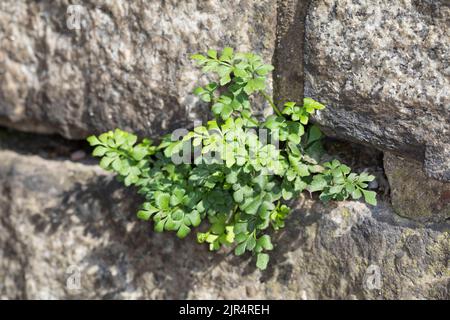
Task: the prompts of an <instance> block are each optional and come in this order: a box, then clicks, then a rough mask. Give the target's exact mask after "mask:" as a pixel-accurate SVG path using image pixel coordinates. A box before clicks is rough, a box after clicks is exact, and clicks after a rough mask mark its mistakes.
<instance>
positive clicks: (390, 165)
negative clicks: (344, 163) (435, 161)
mask: <svg viewBox="0 0 450 320" xmlns="http://www.w3.org/2000/svg"><path fill="white" fill-rule="evenodd" d="M384 169H385V172H386V175H387V177H388V180H389V185H390V187H391V200H392V205H393V206H394V209H395V211H396V212H397V213H398V214H399V215H401V216H404V217H408V218H411V219H414V220H417V221H421V222H425V221H435V222H444V221H445V220H446V219H448V218H450V183H443V182H440V181H437V180H434V179H432V178H428V177H427V176H426V175H425V174H424V172H423V170H422V165H421V163H420V162H417V161H413V160H408V159H404V158H401V157H398V156H396V155H394V154H391V153H389V152H385V154H384Z"/></svg>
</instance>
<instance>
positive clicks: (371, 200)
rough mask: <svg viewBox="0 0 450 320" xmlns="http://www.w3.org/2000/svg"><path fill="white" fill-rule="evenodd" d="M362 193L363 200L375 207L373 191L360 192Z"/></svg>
mask: <svg viewBox="0 0 450 320" xmlns="http://www.w3.org/2000/svg"><path fill="white" fill-rule="evenodd" d="M362 193H363V194H364V200H365V201H366V202H367V203H368V204H371V205H373V206H376V205H377V194H376V192H375V191H367V190H362Z"/></svg>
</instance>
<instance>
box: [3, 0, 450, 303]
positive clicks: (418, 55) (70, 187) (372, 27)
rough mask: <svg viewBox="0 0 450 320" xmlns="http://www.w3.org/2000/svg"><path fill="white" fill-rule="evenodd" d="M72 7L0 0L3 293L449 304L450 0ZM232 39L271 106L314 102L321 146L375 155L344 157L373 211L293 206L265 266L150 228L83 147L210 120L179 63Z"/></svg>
mask: <svg viewBox="0 0 450 320" xmlns="http://www.w3.org/2000/svg"><path fill="white" fill-rule="evenodd" d="M80 3H81V2H80ZM70 4H73V3H72V2H71V1H66V0H57V1H50V0H44V1H25V0H19V1H12V0H4V1H2V2H1V3H0V42H1V45H0V124H1V125H2V126H4V127H8V128H12V129H14V130H18V131H10V130H4V129H0V159H1V161H0V298H23V299H25V298H34V299H41V298H50V299H52V298H55V299H61V298H96V299H101V298H113V299H135V298H147V299H155V298H167V299H175V298H202V299H204V298H234V299H251V298H261V299H264V298H268V299H318V298H319V299H449V298H450V271H449V270H450V269H449V267H450V266H449V263H450V262H449V261H450V236H449V231H450V225H449V218H450V211H449V210H450V196H449V194H448V193H449V191H448V190H450V187H449V185H450V183H449V182H448V181H450V176H449V172H450V163H449V161H450V155H449V152H450V148H449V145H450V140H449V137H450V135H449V129H450V93H449V92H450V85H449V72H450V71H449V70H450V66H449V56H450V53H449V46H450V45H449V44H450V41H449V40H450V33H449V30H448V27H447V26H448V24H449V19H450V5H449V2H448V1H445V0H437V1H430V0H394V1H388V0H359V1H353V0H342V1H341V0H339V1H337V0H310V1H303V0H279V1H277V2H275V1H269V0H267V1H266V0H263V1H256V0H240V1H239V0H232V1H226V2H222V1H215V0H214V1H213V0H202V1H200V0H198V1H197V0H187V1H177V0H170V1H157V0H146V1H138V0H136V1H125V0H123V1H122V0H119V1H106V0H105V1H90V0H89V1H83V2H82V7H81V9H82V10H81V11H76V10H78V9H80V7H70V8H71V9H68V8H69V5H70ZM74 8H75V9H74ZM72 10H75V11H76V12H80V18H81V20H80V21H79V22H80V24H79V25H78V24H77V20H76V19H75V20H74V18H76V15H75V16H74V14H75V13H74V11H72ZM78 27H79V28H78ZM225 45H230V46H233V47H235V48H237V49H241V50H254V51H256V52H258V53H260V54H262V55H263V57H264V58H265V59H266V61H268V62H269V61H271V60H272V62H273V63H274V64H275V66H276V68H277V70H276V71H275V72H274V75H273V77H274V78H273V91H274V97H275V99H276V101H278V102H282V101H286V100H291V99H294V100H300V99H301V98H302V97H303V96H304V95H306V96H311V97H314V98H316V99H318V100H320V101H321V102H323V103H325V104H326V105H327V109H325V110H323V111H322V112H321V113H319V114H318V116H317V117H316V119H315V120H316V122H317V123H319V124H320V125H321V127H322V128H323V129H324V131H326V132H327V133H328V134H329V135H332V136H335V137H338V138H340V139H344V140H348V141H352V142H357V143H362V144H364V145H366V146H368V147H369V148H372V149H374V148H375V149H378V150H381V151H382V152H384V168H383V165H382V163H378V162H377V160H376V159H375V158H378V156H373V157H372V160H370V161H369V162H370V164H367V163H366V162H367V161H366V160H365V158H370V156H368V157H367V156H364V155H363V153H362V152H360V150H361V149H360V148H359V147H358V148H357V150H356V151H353V152H350V151H348V150H347V149H345V150H347V152H344V153H345V154H346V153H352V154H355V155H356V156H354V157H353V159H346V158H345V157H344V158H343V159H341V160H343V161H345V162H346V163H349V164H351V165H352V167H354V168H355V169H357V170H369V171H371V172H373V173H376V175H377V181H376V183H375V184H374V186H373V187H374V188H378V194H379V204H378V206H376V207H370V206H367V205H366V204H363V203H362V202H358V201H346V202H342V203H329V204H327V205H324V204H321V203H320V202H318V201H317V200H314V199H311V198H309V197H302V198H301V199H298V201H297V204H296V207H297V209H296V212H295V213H294V214H293V215H292V217H291V220H290V223H289V227H287V228H286V229H285V230H284V231H283V232H282V233H280V234H279V235H278V236H277V237H278V239H276V240H274V243H276V248H275V250H274V252H273V254H272V260H271V265H270V267H269V269H268V270H266V271H264V272H260V271H258V270H255V268H254V261H251V259H250V258H248V257H247V258H246V257H234V256H232V255H229V254H228V252H219V253H218V254H211V253H209V252H208V251H207V248H206V247H204V246H201V245H198V244H196V243H195V240H194V239H193V236H192V235H191V236H190V238H188V239H186V240H184V241H181V240H178V239H177V238H175V237H174V236H173V235H172V234H155V233H154V232H153V231H152V227H151V225H149V224H147V223H143V222H140V221H138V220H137V219H136V218H135V211H136V203H139V200H140V199H139V198H138V197H137V196H136V194H135V192H134V191H133V190H126V189H124V188H123V187H122V186H121V185H120V184H119V183H118V182H116V181H115V180H114V179H113V178H112V177H111V176H110V175H109V174H106V173H105V172H103V171H102V170H100V168H99V167H98V166H97V165H96V162H95V161H94V160H93V159H91V158H89V157H87V156H86V155H85V154H86V153H87V152H89V149H88V148H86V145H85V144H83V143H82V142H80V141H78V140H80V139H84V138H85V137H86V136H87V135H89V134H92V133H98V132H101V131H104V130H108V129H113V128H115V127H120V128H122V129H126V130H132V131H134V132H136V133H138V134H139V135H149V136H154V135H159V134H161V133H163V132H167V131H170V130H171V129H174V128H178V127H181V126H186V125H190V123H191V122H192V121H193V120H194V119H199V118H202V117H204V116H205V109H204V106H203V105H202V104H200V103H198V101H197V99H196V98H195V97H194V96H193V95H191V94H190V92H191V90H192V89H193V86H194V83H195V82H196V81H198V80H199V79H200V81H206V79H204V77H202V76H201V74H200V73H199V72H198V71H197V70H196V69H195V68H194V67H193V65H192V64H191V62H190V61H189V60H188V56H189V54H191V53H194V52H197V51H201V50H204V49H206V48H208V47H214V48H221V47H223V46H225ZM19 131H21V132H23V131H27V132H30V133H29V134H24V133H19ZM43 133H45V134H50V133H52V134H57V136H44V135H41V134H43ZM344 144H345V143H344ZM350 149H351V148H350ZM341 153H342V152H341ZM374 153H377V152H376V151H373V150H371V153H370V154H374ZM377 154H378V153H377ZM333 156H337V157H340V152H337V153H336V154H335V155H333ZM344 156H345V155H344ZM384 174H386V175H387V180H386V178H385V176H384ZM435 179H438V180H435ZM388 182H389V183H388ZM389 189H390V190H389ZM389 191H390V192H389ZM75 275H79V279H80V281H81V282H80V286H76V284H77V283H76V281H75V282H73V281H74V279H75V280H76V278H74V276H75ZM74 285H75V286H74Z"/></svg>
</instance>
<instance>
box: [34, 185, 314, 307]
mask: <svg viewBox="0 0 450 320" xmlns="http://www.w3.org/2000/svg"><path fill="white" fill-rule="evenodd" d="M61 199H62V200H61V201H60V202H59V203H57V204H56V205H54V206H51V207H48V208H46V209H45V210H44V211H43V213H42V214H41V213H36V214H34V215H33V216H32V217H31V218H30V221H31V222H32V224H33V228H34V232H35V233H36V234H37V235H39V234H42V233H43V234H45V236H46V237H51V236H54V235H56V234H64V233H74V232H75V231H74V230H75V229H77V228H80V229H81V230H82V231H81V233H82V234H80V235H79V236H78V237H77V239H78V240H79V239H88V240H87V241H86V243H87V244H85V242H84V240H83V243H79V244H78V245H77V246H78V247H82V246H86V248H87V249H88V250H87V251H88V253H87V254H86V255H85V256H84V257H82V260H81V261H79V263H80V264H81V265H82V266H83V267H82V269H83V272H85V271H86V272H88V271H87V270H89V269H91V268H92V267H94V270H96V272H95V275H93V277H92V278H89V277H88V279H89V280H88V281H91V282H92V283H90V284H88V286H92V290H93V292H95V293H96V298H104V299H105V298H106V299H108V298H117V297H120V295H121V294H122V293H124V292H127V291H135V290H136V289H137V288H139V289H140V290H141V291H142V292H141V293H140V294H141V295H142V296H139V297H146V298H169V299H184V298H188V294H189V292H190V291H192V290H195V289H194V288H195V286H196V284H199V283H200V282H201V281H202V280H205V279H204V277H205V276H212V277H214V275H213V274H212V273H211V272H212V270H214V269H218V270H222V268H226V269H232V270H234V272H235V273H239V276H246V275H250V274H252V273H254V272H255V271H256V267H255V261H254V258H252V257H251V256H250V255H244V256H240V257H236V256H234V255H233V253H232V252H231V250H225V251H226V252H224V251H220V252H209V251H208V248H207V246H206V245H200V244H197V243H196V236H195V232H192V233H191V234H190V235H189V236H188V238H187V239H178V238H177V237H176V236H175V234H174V233H171V232H168V233H162V234H159V233H156V232H154V231H153V225H152V223H146V222H144V221H141V220H139V219H137V218H136V214H135V213H136V212H137V210H138V208H139V205H140V204H141V203H142V199H141V198H140V197H139V196H138V195H136V192H135V190H126V189H125V188H124V187H123V186H122V184H121V183H120V182H118V181H116V180H115V179H114V178H112V177H111V176H96V177H93V178H91V179H90V180H88V181H87V182H85V183H83V184H81V183H76V184H75V185H74V187H73V188H72V189H69V190H65V191H64V192H63V193H62V195H61ZM320 216H321V215H320V214H315V215H311V216H310V217H308V219H305V220H303V222H302V224H303V225H305V224H312V223H314V222H316V221H317V220H319V219H320ZM297 218H298V217H295V219H297ZM291 220H293V219H291ZM273 241H274V243H277V247H276V249H275V251H273V253H272V254H271V259H272V263H271V264H269V267H268V269H267V270H266V271H265V272H263V273H262V276H261V277H260V279H259V282H266V281H269V280H270V279H272V278H273V277H274V276H276V277H277V280H278V281H279V282H281V283H282V284H285V285H287V284H288V283H289V281H290V280H291V278H292V272H293V267H292V265H291V264H289V263H288V264H284V263H283V261H284V260H285V256H286V253H288V252H289V251H291V250H295V249H296V248H298V247H301V246H302V241H304V236H303V235H302V233H301V232H299V230H298V228H286V229H285V230H284V231H282V232H280V233H277V234H275V235H274V239H273ZM74 259H75V258H74V257H73V259H72V260H74ZM225 259H226V260H227V263H226V264H223V265H220V264H221V262H222V261H223V260H225ZM68 260H71V259H70V258H69V259H68ZM275 265H277V267H276V269H277V270H276V275H275V267H274V266H275ZM280 265H281V266H280ZM219 272H221V271H219ZM88 273H89V272H88ZM218 281H220V280H218ZM83 289H84V286H83ZM224 290H226V288H224ZM146 291H147V292H146ZM99 293H100V294H101V296H98V294H99ZM68 296H70V295H69V294H68ZM80 296H81V297H83V298H86V294H84V293H81V294H80ZM243 296H245V293H243Z"/></svg>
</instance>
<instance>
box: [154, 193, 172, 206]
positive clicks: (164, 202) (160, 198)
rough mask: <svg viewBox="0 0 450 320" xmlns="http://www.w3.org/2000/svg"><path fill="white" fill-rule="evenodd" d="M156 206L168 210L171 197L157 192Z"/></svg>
mask: <svg viewBox="0 0 450 320" xmlns="http://www.w3.org/2000/svg"><path fill="white" fill-rule="evenodd" d="M155 203H156V206H157V207H158V208H159V209H161V210H168V209H169V203H170V195H169V194H167V193H162V192H157V193H156V194H155Z"/></svg>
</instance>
